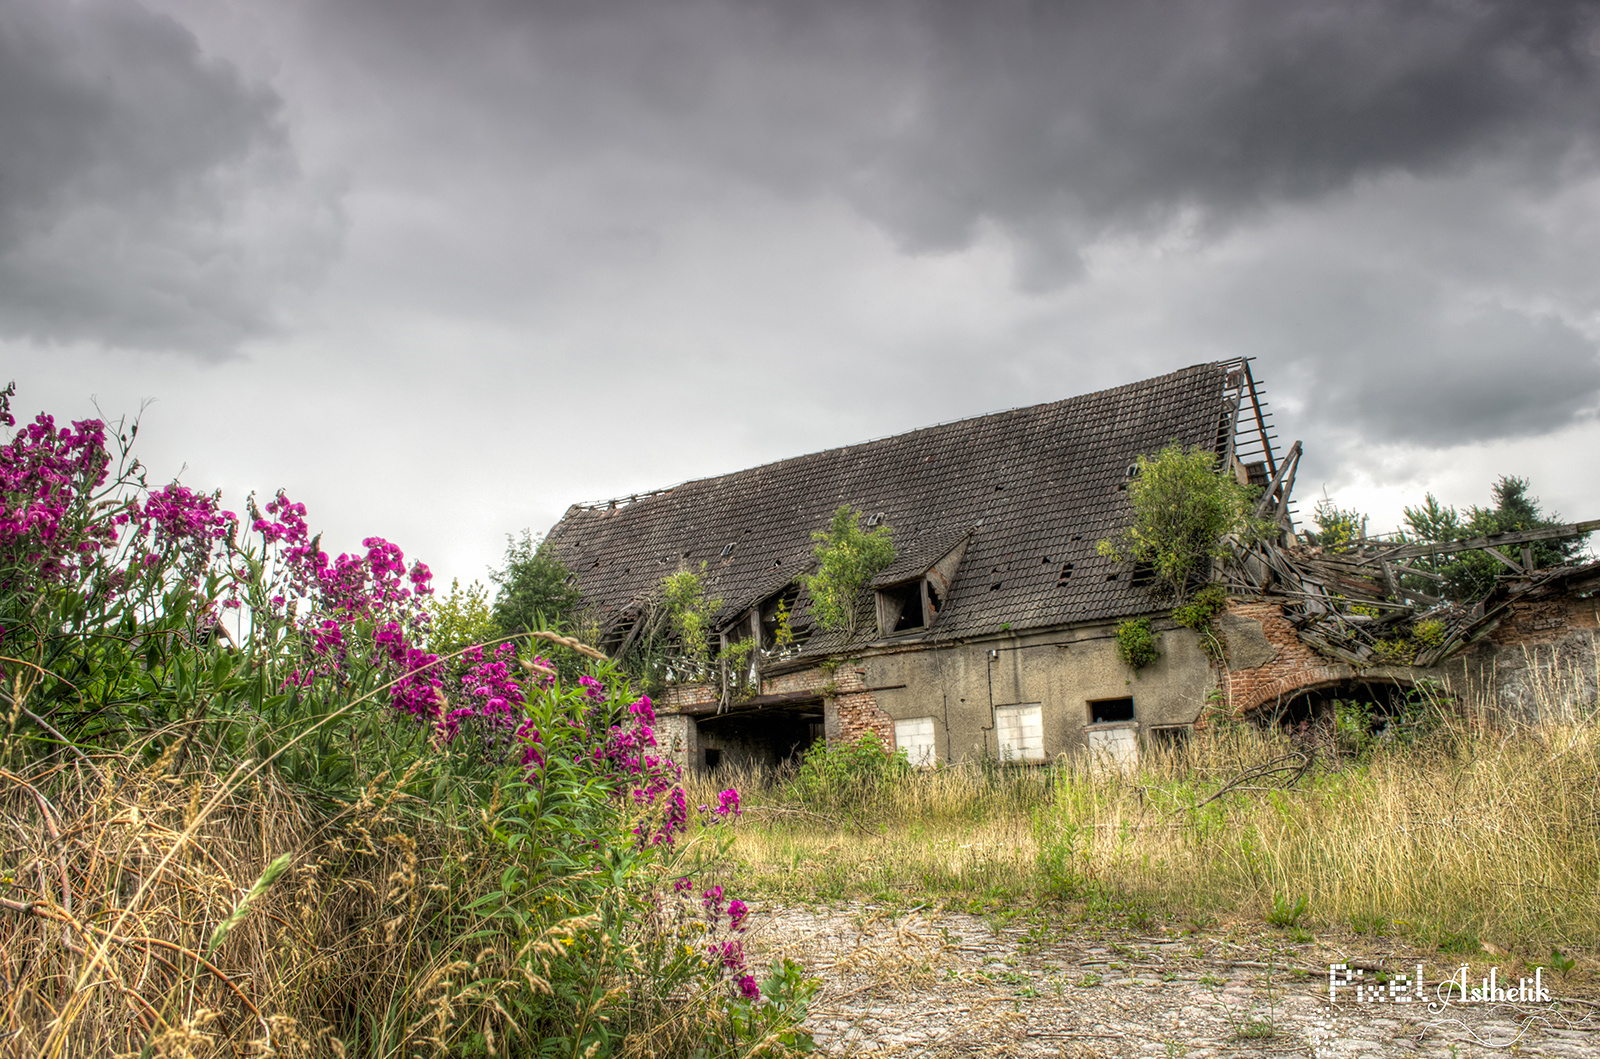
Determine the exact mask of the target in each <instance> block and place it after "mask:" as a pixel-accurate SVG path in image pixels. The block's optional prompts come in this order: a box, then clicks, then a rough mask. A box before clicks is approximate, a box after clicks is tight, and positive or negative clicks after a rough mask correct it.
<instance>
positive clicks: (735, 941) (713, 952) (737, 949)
mask: <svg viewBox="0 0 1600 1059" xmlns="http://www.w3.org/2000/svg"><path fill="white" fill-rule="evenodd" d="M679 884H682V885H681V886H680V885H679ZM673 888H674V890H676V891H677V892H678V893H679V894H680V895H681V896H685V897H686V896H687V895H688V891H689V890H690V889H691V886H690V885H689V880H688V879H680V880H678V883H675V884H674V886H673ZM723 897H724V895H723V890H722V887H721V886H711V887H708V888H707V889H706V890H704V891H702V892H701V894H700V905H701V907H702V909H703V910H704V913H705V922H706V927H707V929H708V930H710V931H711V932H712V935H713V937H714V938H715V936H716V935H717V934H718V933H720V932H721V927H722V923H723V919H724V917H726V920H727V929H728V930H729V931H731V932H732V933H733V935H734V936H733V937H723V938H721V939H719V940H713V941H712V942H711V943H710V944H709V945H708V946H707V947H706V951H707V954H708V956H709V957H710V960H711V962H712V964H714V965H716V966H718V967H719V968H720V969H721V970H722V972H723V973H724V974H725V975H727V976H728V979H729V982H730V984H731V985H732V986H733V990H734V992H735V994H736V995H738V996H741V997H744V998H745V999H747V1000H754V999H756V998H757V997H759V996H760V995H761V989H760V987H759V986H758V985H756V980H755V976H753V975H751V974H750V973H749V969H748V965H747V962H746V957H745V951H744V938H743V936H742V935H743V934H744V931H745V919H746V917H748V916H749V914H750V909H749V908H748V907H747V906H746V905H745V903H744V902H743V901H741V900H739V899H738V898H737V897H736V898H733V899H732V900H730V901H727V902H726V904H724V901H723Z"/></svg>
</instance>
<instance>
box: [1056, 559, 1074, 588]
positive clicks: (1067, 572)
mask: <svg viewBox="0 0 1600 1059" xmlns="http://www.w3.org/2000/svg"><path fill="white" fill-rule="evenodd" d="M1071 576H1072V564H1071V563H1062V564H1061V576H1060V577H1058V578H1057V579H1056V586H1057V587H1060V586H1061V585H1064V584H1066V583H1067V578H1069V577H1071Z"/></svg>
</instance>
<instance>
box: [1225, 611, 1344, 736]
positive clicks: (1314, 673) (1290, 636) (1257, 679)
mask: <svg viewBox="0 0 1600 1059" xmlns="http://www.w3.org/2000/svg"><path fill="white" fill-rule="evenodd" d="M1228 613H1229V614H1230V615H1232V616H1234V617H1236V618H1244V619H1247V620H1249V621H1254V622H1258V623H1259V624H1260V625H1261V631H1262V634H1263V635H1264V636H1265V637H1266V639H1267V642H1268V643H1269V644H1271V645H1272V646H1273V647H1274V648H1276V649H1277V655H1276V656H1275V657H1274V658H1273V659H1272V660H1271V661H1269V662H1267V663H1265V664H1264V665H1259V666H1256V667H1254V668H1253V669H1227V670H1224V671H1223V672H1222V674H1221V683H1222V690H1223V695H1224V696H1225V701H1226V704H1227V709H1228V712H1229V713H1230V714H1232V715H1233V716H1236V717H1237V716H1240V715H1242V714H1245V713H1248V712H1250V711H1251V710H1256V709H1259V708H1261V707H1262V706H1267V705H1273V704H1276V703H1277V702H1279V701H1281V700H1283V699H1287V698H1288V697H1289V696H1291V695H1292V694H1294V693H1295V692H1297V691H1300V690H1301V689H1304V688H1312V687H1317V686H1319V685H1327V684H1333V683H1337V682H1339V681H1341V680H1349V679H1351V678H1352V677H1354V676H1355V670H1354V668H1353V667H1351V666H1349V665H1346V664H1345V663H1343V662H1330V661H1329V660H1328V659H1326V658H1323V657H1322V656H1321V655H1319V654H1317V652H1315V651H1313V650H1312V649H1311V648H1310V647H1308V646H1306V645H1305V644H1303V643H1301V642H1300V637H1298V636H1296V635H1295V632H1294V627H1293V626H1292V625H1290V624H1289V622H1288V619H1286V618H1285V617H1284V616H1283V612H1282V611H1281V610H1279V609H1278V606H1277V604H1274V603H1250V602H1244V601H1242V600H1229V601H1228Z"/></svg>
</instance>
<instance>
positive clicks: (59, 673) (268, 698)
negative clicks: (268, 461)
mask: <svg viewBox="0 0 1600 1059" xmlns="http://www.w3.org/2000/svg"><path fill="white" fill-rule="evenodd" d="M13 393H14V391H13V390H10V389H8V390H6V391H4V392H3V393H0V417H3V419H0V421H3V422H4V423H5V425H6V426H8V427H9V426H14V423H13V421H12V419H11V416H10V412H9V399H10V397H11V396H12V395H13ZM108 434H109V436H110V437H111V438H113V439H114V443H115V445H116V446H117V450H116V452H115V453H114V452H113V451H112V450H111V448H110V447H109V446H108ZM136 435H137V425H136V424H135V425H132V426H125V427H124V426H119V427H118V428H116V429H114V430H111V431H109V432H108V430H107V428H106V426H105V424H103V423H100V422H98V421H85V422H79V423H74V424H72V425H71V427H68V428H59V427H57V426H56V425H55V424H54V421H53V420H51V419H50V418H49V417H48V416H42V415H41V416H40V417H38V418H37V419H36V420H35V421H34V422H33V423H31V424H29V425H27V426H26V427H24V428H23V429H22V430H19V431H17V432H16V433H15V434H14V435H13V436H12V437H11V438H10V440H9V441H8V442H7V443H6V444H5V445H3V446H0V720H3V722H4V732H3V736H4V738H3V740H0V804H3V808H4V811H5V813H6V814H7V818H8V819H11V820H12V821H14V822H16V823H17V824H18V827H17V828H15V829H14V831H15V833H14V834H11V835H8V837H7V838H6V839H5V840H4V842H6V843H7V844H6V845H4V846H3V847H0V972H3V974H4V975H5V980H6V982H7V983H8V991H7V993H6V997H5V1001H4V1003H5V1008H6V1011H5V1014H6V1018H7V1023H6V1024H7V1026H8V1027H10V1029H9V1030H8V1034H9V1035H8V1037H7V1038H6V1039H5V1040H3V1041H0V1054H16V1055H23V1054H29V1055H31V1054H44V1055H53V1056H66V1055H102V1054H112V1053H118V1054H122V1053H132V1054H140V1053H143V1054H152V1055H188V1054H196V1055H198V1054H203V1053H204V1052H205V1051H206V1050H207V1049H224V1048H233V1049H235V1050H236V1051H237V1050H239V1049H247V1048H252V1047H253V1048H255V1049H256V1050H257V1051H261V1052H263V1053H265V1054H283V1055H290V1054H307V1055H310V1054H342V1053H344V1052H345V1051H346V1050H349V1051H352V1052H353V1053H355V1054H372V1055H389V1054H406V1055H411V1054H428V1053H432V1054H452V1055H455V1054H462V1055H471V1054H507V1049H509V1050H510V1051H509V1054H544V1053H547V1052H550V1051H551V1050H553V1049H554V1050H559V1051H561V1052H562V1053H563V1054H586V1055H609V1054H624V1053H628V1052H631V1051H635V1050H639V1048H640V1042H641V1041H646V1040H648V1041H650V1042H651V1045H650V1046H651V1048H652V1049H653V1050H654V1051H655V1052H656V1053H657V1054H678V1053H682V1054H687V1053H689V1052H691V1051H694V1052H696V1053H697V1054H723V1053H724V1052H728V1051H737V1050H744V1049H747V1048H748V1047H749V1046H750V1045H751V1044H752V1043H753V1042H756V1041H762V1042H765V1044H766V1047H768V1049H769V1050H782V1049H783V1048H787V1047H801V1046H802V1045H803V1044H804V1041H805V1037H804V1034H803V1033H801V1032H800V1031H799V1030H798V1029H797V1028H796V1026H795V1022H796V1021H797V1020H798V1018H801V1017H803V1014H804V1005H805V998H806V995H807V992H806V985H805V982H804V980H803V978H800V977H799V976H798V972H795V971H792V970H789V969H785V968H782V967H780V968H779V969H778V971H777V972H776V973H775V974H774V975H773V976H770V977H769V978H768V979H767V982H768V983H769V988H768V990H767V991H766V992H763V988H762V985H761V983H759V982H757V981H756V977H755V974H754V973H753V972H752V970H751V968H749V966H748V965H747V964H748V960H747V957H746V956H745V953H744V949H743V938H744V932H745V930H746V929H747V927H748V917H749V915H750V912H749V909H748V908H747V907H746V906H745V905H744V903H743V902H742V901H739V900H737V899H736V898H733V897H732V895H731V894H726V893H725V892H724V891H723V890H722V888H721V887H720V886H716V885H710V884H709V882H708V881H704V880H703V876H704V871H705V868H706V866H707V865H708V864H709V863H711V862H712V861H713V860H714V859H715V858H716V856H717V855H718V852H719V850H720V848H721V845H722V844H723V842H724V840H725V839H726V835H727V832H728V831H729V830H730V829H731V828H732V827H733V825H734V821H736V820H737V818H738V814H739V811H740V805H739V795H738V793H737V791H735V790H732V789H728V790H724V791H721V792H718V797H716V798H715V805H714V806H713V807H708V808H707V809H705V810H704V812H703V813H699V814H698V815H700V816H703V817H704V820H703V821H702V822H701V824H700V825H699V826H697V827H694V828H692V829H691V827H690V825H691V823H692V819H691V818H692V816H693V815H696V814H692V813H691V811H690V808H689V803H688V800H687V798H686V795H685V791H684V788H683V785H682V783H681V777H680V776H679V774H678V771H677V768H676V766H674V765H673V764H672V763H671V762H670V761H668V760H667V759H666V757H665V756H664V755H663V754H662V752H661V751H660V750H659V749H658V748H657V747H656V745H655V735H654V727H653V726H654V713H653V708H652V705H651V703H650V701H649V700H648V699H647V698H643V697H638V696H635V695H634V694H632V692H631V691H630V689H629V686H628V683H627V680H626V679H625V678H624V677H623V676H622V675H621V674H620V673H619V672H618V671H616V669H615V668H614V667H613V666H611V665H610V664H609V663H608V662H607V661H605V660H604V659H603V658H602V657H600V656H599V654H598V652H596V651H594V650H593V649H592V648H589V647H587V646H586V645H584V644H581V643H579V642H577V641H573V640H571V639H569V638H566V637H563V636H560V635H556V634H552V633H546V632H534V633H532V634H527V635H523V636H520V637H519V638H518V639H517V640H516V641H515V642H511V641H507V642H500V643H494V642H490V643H483V644H473V645H470V646H468V647H466V648H464V649H461V650H458V651H454V652H452V653H450V654H443V655H441V654H440V653H438V652H435V651H433V650H430V649H429V645H430V644H433V643H436V642H437V641H436V639H434V638H431V637H430V631H431V621H432V618H431V615H430V611H429V603H430V599H431V596H432V591H431V573H430V572H429V570H428V568H427V566H426V565H425V564H423V563H420V562H416V561H411V562H408V561H407V560H406V557H405V555H404V554H403V553H402V551H401V550H400V549H399V548H398V547H397V546H395V545H394V544H392V543H390V542H388V541H386V540H384V539H382V538H379V537H370V538H367V539H366V540H365V541H363V542H362V548H361V550H359V551H354V552H350V553H340V554H337V555H335V554H333V553H332V552H331V551H329V550H325V549H324V547H323V545H322V538H321V536H320V535H314V534H313V533H312V532H311V530H310V527H309V524H308V522H307V511H306V508H305V506H304V505H303V504H301V503H298V502H295V501H293V500H292V499H291V498H290V497H288V496H287V495H286V494H284V493H283V492H279V493H277V494H276V495H275V496H274V497H273V498H272V499H270V500H268V501H267V502H266V503H265V504H264V505H260V506H258V505H257V503H256V501H255V499H254V498H252V499H251V501H250V503H249V508H248V516H247V518H245V519H240V518H238V517H237V516H235V515H234V514H232V513H230V512H227V511H224V510H222V509H221V505H220V500H219V496H218V494H216V493H210V494H207V493H200V492H195V491H193V490H191V489H189V488H188V487H186V486H183V485H180V484H178V483H170V484H167V485H164V486H161V487H157V488H152V487H150V486H148V485H147V483H146V481H145V477H144V473H143V471H142V470H141V468H140V467H139V464H138V462H137V460H136V459H134V458H133V457H132V455H131V446H132V442H133V440H134V438H135V437H136ZM536 648H537V650H536ZM557 660H559V661H560V662H561V663H562V667H564V668H569V669H570V668H576V669H577V670H578V671H579V672H581V673H582V676H581V677H580V678H578V679H575V680H570V681H569V680H564V679H562V678H561V677H560V676H559V675H558V673H557V669H558V666H557V665H555V664H552V663H553V662H554V661H557ZM691 830H692V832H693V836H692V837H690V832H691Z"/></svg>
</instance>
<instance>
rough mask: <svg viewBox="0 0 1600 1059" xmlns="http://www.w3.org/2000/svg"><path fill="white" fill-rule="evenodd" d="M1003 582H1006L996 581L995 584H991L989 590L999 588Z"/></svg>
mask: <svg viewBox="0 0 1600 1059" xmlns="http://www.w3.org/2000/svg"><path fill="white" fill-rule="evenodd" d="M1003 584H1005V582H1004V581H996V582H995V583H994V584H992V585H990V586H989V591H990V592H993V591H994V590H995V589H997V588H999V587H1000V586H1001V585H1003Z"/></svg>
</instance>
